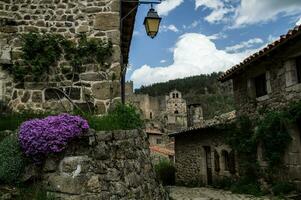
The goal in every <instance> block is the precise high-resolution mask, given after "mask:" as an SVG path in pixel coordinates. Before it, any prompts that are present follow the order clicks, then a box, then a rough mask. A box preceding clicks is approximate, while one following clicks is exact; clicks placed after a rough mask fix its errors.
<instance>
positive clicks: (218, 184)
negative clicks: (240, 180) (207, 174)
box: [213, 178, 233, 190]
mask: <svg viewBox="0 0 301 200" xmlns="http://www.w3.org/2000/svg"><path fill="white" fill-rule="evenodd" d="M232 185H233V180H232V179H231V178H222V179H220V180H216V181H214V183H213V187H214V188H217V189H225V190H229V189H230V188H231V186H232Z"/></svg>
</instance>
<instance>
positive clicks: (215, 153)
mask: <svg viewBox="0 0 301 200" xmlns="http://www.w3.org/2000/svg"><path fill="white" fill-rule="evenodd" d="M214 170H215V171H216V172H219V171H220V170H221V167H220V164H219V154H218V152H217V151H216V150H215V151H214Z"/></svg>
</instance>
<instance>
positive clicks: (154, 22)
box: [143, 6, 162, 39]
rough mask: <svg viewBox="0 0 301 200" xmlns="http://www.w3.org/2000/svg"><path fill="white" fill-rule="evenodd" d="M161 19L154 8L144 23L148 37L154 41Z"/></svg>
mask: <svg viewBox="0 0 301 200" xmlns="http://www.w3.org/2000/svg"><path fill="white" fill-rule="evenodd" d="M161 19H162V18H161V17H159V15H158V13H157V12H156V11H155V9H154V8H153V6H152V7H151V9H150V10H149V11H148V13H147V16H146V17H145V19H144V22H143V24H144V26H145V30H146V33H147V35H148V36H149V37H151V38H152V39H153V38H155V37H156V35H157V34H158V31H159V27H160V22H161Z"/></svg>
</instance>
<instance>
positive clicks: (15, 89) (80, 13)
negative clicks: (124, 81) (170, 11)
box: [0, 0, 136, 114]
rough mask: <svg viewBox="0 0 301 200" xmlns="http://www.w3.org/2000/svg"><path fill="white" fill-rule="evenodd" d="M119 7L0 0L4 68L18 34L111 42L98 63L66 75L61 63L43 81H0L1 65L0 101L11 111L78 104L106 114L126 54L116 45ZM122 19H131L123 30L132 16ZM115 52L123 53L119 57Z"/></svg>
mask: <svg viewBox="0 0 301 200" xmlns="http://www.w3.org/2000/svg"><path fill="white" fill-rule="evenodd" d="M134 4H136V3H134ZM122 6H123V5H122V4H121V2H120V1H119V0H96V1H87V0H83V1H77V0H37V1H33V0H29V1H25V0H21V1H14V0H6V1H0V24H1V27H0V63H1V64H0V66H1V65H2V66H5V67H6V68H7V67H8V68H9V66H10V65H11V64H14V62H15V61H16V60H17V59H19V58H20V54H21V53H22V52H21V46H20V45H21V44H20V37H19V36H20V35H21V34H23V33H28V32H39V33H55V34H61V35H63V36H64V37H66V38H67V39H72V40H75V39H76V36H77V35H78V34H82V33H84V34H86V35H87V37H88V38H96V39H104V40H111V41H112V43H113V55H112V56H111V58H110V59H108V60H107V61H106V62H105V64H104V65H100V64H92V63H91V64H88V65H84V66H83V67H82V69H81V71H80V72H78V73H71V71H70V70H71V67H70V64H69V63H68V62H66V61H65V60H63V59H62V60H60V61H59V62H58V63H57V65H56V66H53V71H54V72H53V73H51V74H48V77H47V78H45V80H43V82H34V81H32V80H30V79H29V80H25V83H17V82H14V81H12V79H11V78H3V75H2V73H3V72H1V71H3V70H4V69H3V67H2V68H1V69H0V96H1V97H0V98H2V99H3V100H5V101H6V102H8V103H9V105H10V107H11V108H12V109H13V110H15V111H22V110H25V109H34V110H55V111H69V110H72V109H73V108H74V106H78V107H79V108H81V109H82V110H95V111H96V113H97V114H104V113H106V111H107V110H108V108H109V107H110V104H112V103H113V102H114V101H116V100H118V99H119V98H120V77H121V75H122V74H121V68H122V65H123V61H124V60H126V59H127V58H126V57H127V56H128V49H129V44H128V43H127V44H126V45H121V44H122V43H124V42H125V41H122V35H121V27H120V24H121V23H120V18H121V7H122ZM128 7H129V6H128V5H127V9H128ZM124 10H125V9H124ZM132 14H133V15H135V12H133V13H132ZM128 19H130V20H132V21H127V23H128V26H129V27H133V23H134V21H133V18H131V17H128V18H127V20H128ZM124 21H126V20H124ZM129 24H130V25H129ZM128 29H129V30H130V28H128ZM130 35H131V34H130ZM129 38H131V37H129ZM126 42H127V41H126ZM129 42H130V41H129ZM122 48H124V49H122ZM121 52H123V53H124V54H125V55H123V59H121V57H122V55H121ZM3 85H4V88H5V90H3ZM1 88H2V90H1ZM53 88H58V89H59V90H60V91H59V90H55V89H53ZM61 91H62V92H61ZM63 92H64V93H65V94H67V95H68V96H69V98H70V99H71V101H70V100H68V98H66V96H65V95H64V94H63ZM3 94H4V95H3Z"/></svg>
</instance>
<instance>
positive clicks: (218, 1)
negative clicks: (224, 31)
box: [195, 0, 234, 23]
mask: <svg viewBox="0 0 301 200" xmlns="http://www.w3.org/2000/svg"><path fill="white" fill-rule="evenodd" d="M199 7H204V8H205V9H209V10H212V12H211V13H210V14H209V15H208V16H206V17H205V20H206V21H207V22H209V23H219V22H222V21H226V20H227V18H225V16H226V15H227V14H228V13H230V12H233V11H234V8H233V7H232V6H231V5H230V4H229V3H227V4H224V2H223V1H222V0H195V8H196V9H198V8H199Z"/></svg>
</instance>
